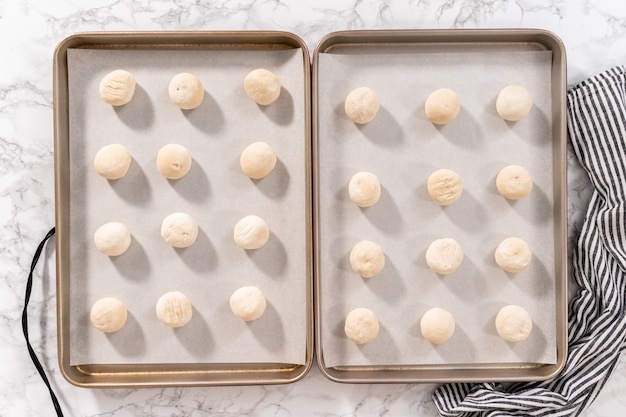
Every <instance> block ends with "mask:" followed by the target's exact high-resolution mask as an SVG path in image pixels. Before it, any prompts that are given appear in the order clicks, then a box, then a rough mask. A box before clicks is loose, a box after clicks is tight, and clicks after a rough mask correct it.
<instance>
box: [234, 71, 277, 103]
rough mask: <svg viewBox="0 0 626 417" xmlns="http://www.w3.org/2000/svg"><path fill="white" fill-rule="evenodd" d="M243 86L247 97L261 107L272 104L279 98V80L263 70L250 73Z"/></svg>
mask: <svg viewBox="0 0 626 417" xmlns="http://www.w3.org/2000/svg"><path fill="white" fill-rule="evenodd" d="M243 86H244V88H245V90H246V94H248V97H250V98H251V99H252V100H254V102H255V103H257V104H261V105H263V106H267V105H269V104H272V103H273V102H275V101H276V100H277V99H278V96H280V80H279V79H278V77H276V76H275V75H274V74H273V73H272V72H271V71H268V70H266V69H264V68H257V69H255V70H252V71H250V72H249V73H248V75H246V78H245V79H244V81H243Z"/></svg>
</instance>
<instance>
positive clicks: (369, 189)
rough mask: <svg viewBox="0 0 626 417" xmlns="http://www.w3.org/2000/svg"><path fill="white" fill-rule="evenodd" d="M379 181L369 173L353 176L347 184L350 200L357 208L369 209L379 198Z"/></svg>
mask: <svg viewBox="0 0 626 417" xmlns="http://www.w3.org/2000/svg"><path fill="white" fill-rule="evenodd" d="M380 190H381V189H380V181H379V180H378V177H377V176H376V175H374V174H372V173H371V172H359V173H357V174H354V176H353V177H352V178H351V179H350V183H349V184H348V193H349V194H350V200H352V202H353V203H354V204H356V205H357V206H359V207H369V206H373V205H374V204H376V202H377V201H378V199H379V198H380Z"/></svg>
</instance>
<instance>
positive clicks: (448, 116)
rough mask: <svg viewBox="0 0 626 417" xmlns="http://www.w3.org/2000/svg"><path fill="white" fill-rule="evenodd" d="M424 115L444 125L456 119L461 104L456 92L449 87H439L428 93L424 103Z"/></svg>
mask: <svg viewBox="0 0 626 417" xmlns="http://www.w3.org/2000/svg"><path fill="white" fill-rule="evenodd" d="M424 109H425V111H426V117H428V120H430V121H431V122H433V123H435V124H438V125H445V124H448V123H450V122H451V121H453V120H454V119H456V116H458V114H459V112H460V111H461V104H460V102H459V97H458V96H457V95H456V93H455V92H454V91H452V90H450V89H449V88H440V89H438V90H435V91H433V92H432V93H430V95H429V96H428V98H427V99H426V103H425V105H424Z"/></svg>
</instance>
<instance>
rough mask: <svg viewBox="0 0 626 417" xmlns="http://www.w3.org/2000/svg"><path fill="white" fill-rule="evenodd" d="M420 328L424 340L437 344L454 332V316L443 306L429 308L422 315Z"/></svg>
mask: <svg viewBox="0 0 626 417" xmlns="http://www.w3.org/2000/svg"><path fill="white" fill-rule="evenodd" d="M420 329H421V330H422V336H424V338H425V339H426V340H428V341H429V342H431V343H434V344H436V345H438V344H440V343H443V342H445V341H447V340H448V339H450V338H451V337H452V335H453V334H454V317H453V316H452V314H450V312H449V311H446V310H444V309H443V308H439V307H434V308H431V309H430V310H428V311H427V312H426V313H424V315H423V316H422V319H421V320H420Z"/></svg>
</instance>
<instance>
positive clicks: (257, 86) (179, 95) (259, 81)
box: [99, 68, 281, 110]
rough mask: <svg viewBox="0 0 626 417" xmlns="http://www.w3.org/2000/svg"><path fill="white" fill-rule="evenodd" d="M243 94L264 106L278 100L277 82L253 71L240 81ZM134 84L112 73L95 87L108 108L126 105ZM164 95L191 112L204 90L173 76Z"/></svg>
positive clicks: (186, 77)
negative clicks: (109, 106) (243, 90)
mask: <svg viewBox="0 0 626 417" xmlns="http://www.w3.org/2000/svg"><path fill="white" fill-rule="evenodd" d="M243 85H244V89H245V90H246V94H247V95H248V97H250V98H251V99H252V100H254V102H255V103H257V104H260V105H263V106H267V105H270V104H272V103H273V102H274V101H276V100H277V99H278V97H279V96H280V90H281V85H280V80H279V79H278V77H276V76H275V75H274V74H273V73H272V72H271V71H269V70H266V69H264V68H257V69H255V70H253V71H250V72H249V73H248V75H246V77H245V78H244V81H243ZM135 87H136V81H135V77H134V75H133V74H132V73H130V72H128V71H125V70H121V69H118V70H115V71H112V72H109V73H108V74H106V75H105V76H104V77H103V78H102V80H101V81H100V85H99V92H100V97H101V98H102V100H104V101H105V102H106V103H108V104H110V105H112V106H123V105H125V104H128V103H129V102H130V101H131V100H132V98H133V95H134V94H135ZM168 93H169V97H170V100H171V101H172V103H173V104H175V105H176V106H178V107H180V108H181V109H184V110H191V109H195V108H196V107H198V106H200V104H202V100H203V99H204V86H203V85H202V82H201V81H200V80H199V79H198V77H196V76H195V75H193V74H189V73H187V72H182V73H180V74H176V75H175V76H174V77H173V78H172V79H171V80H170V82H169V85H168Z"/></svg>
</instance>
